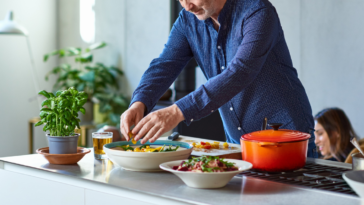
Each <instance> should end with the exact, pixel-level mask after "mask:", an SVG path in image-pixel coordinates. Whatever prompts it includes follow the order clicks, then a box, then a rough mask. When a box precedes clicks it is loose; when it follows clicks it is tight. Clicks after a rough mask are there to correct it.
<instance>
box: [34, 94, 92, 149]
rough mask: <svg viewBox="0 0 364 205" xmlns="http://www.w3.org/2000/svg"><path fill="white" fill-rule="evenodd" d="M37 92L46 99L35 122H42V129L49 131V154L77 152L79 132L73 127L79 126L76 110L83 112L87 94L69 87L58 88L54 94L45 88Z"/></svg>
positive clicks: (37, 124)
mask: <svg viewBox="0 0 364 205" xmlns="http://www.w3.org/2000/svg"><path fill="white" fill-rule="evenodd" d="M38 94H40V95H43V96H44V97H46V98H47V99H46V100H44V101H43V102H42V109H41V110H40V114H39V116H40V118H41V120H40V121H39V122H37V123H36V124H35V126H40V125H43V124H44V127H43V131H44V132H46V131H49V134H46V136H47V137H48V144H49V153H50V154H73V153H77V143H78V137H79V136H80V135H79V134H77V133H75V132H74V131H75V128H76V127H77V128H80V124H79V122H80V119H79V118H78V112H79V111H80V112H81V113H83V114H85V113H86V110H85V108H83V107H82V106H83V105H84V104H85V103H86V101H87V94H86V93H85V92H79V91H77V90H76V89H75V88H73V87H71V88H69V89H67V90H59V91H57V92H56V94H55V95H54V94H53V93H52V92H47V91H45V90H42V91H40V92H39V93H38Z"/></svg>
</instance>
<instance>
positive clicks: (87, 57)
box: [43, 42, 128, 122]
mask: <svg viewBox="0 0 364 205" xmlns="http://www.w3.org/2000/svg"><path fill="white" fill-rule="evenodd" d="M106 45H107V44H106V43H105V42H99V43H95V44H92V45H91V46H89V47H88V48H86V49H81V48H76V47H68V48H62V49H60V50H56V51H53V52H50V53H48V54H46V55H44V59H43V60H44V61H47V60H48V59H49V57H51V56H58V58H60V59H65V60H68V58H73V61H74V63H72V64H71V63H70V62H67V63H63V64H61V65H59V66H56V67H55V68H53V69H52V70H51V71H50V72H49V73H48V74H47V75H46V77H45V79H46V80H48V77H49V76H50V75H53V74H54V75H57V76H58V78H57V80H56V83H55V84H54V86H53V90H54V91H55V90H60V89H66V88H68V87H74V88H75V89H76V90H78V91H84V92H85V93H86V94H87V96H88V101H87V103H86V105H85V107H87V110H89V112H88V114H87V115H90V118H91V119H90V118H88V119H82V121H86V122H90V121H92V120H93V114H92V111H93V108H92V107H93V106H94V105H93V103H92V101H94V102H100V104H99V105H96V106H97V107H98V109H97V110H98V111H99V112H100V113H104V114H105V115H104V116H107V117H108V116H109V115H110V114H120V113H118V112H119V111H120V109H121V110H123V109H126V108H127V107H128V100H126V98H125V97H124V96H123V95H122V94H121V93H119V92H118V90H119V84H118V82H119V81H118V78H119V77H120V76H122V75H123V72H122V71H121V70H120V69H119V68H117V67H114V66H106V65H104V64H102V63H95V64H93V63H92V62H93V53H92V52H93V51H94V50H96V49H101V48H104V47H105V46H106ZM105 95H110V96H117V97H113V99H112V100H113V102H112V103H108V102H110V99H109V98H108V99H106V98H105V97H104V96H105ZM114 102H115V103H114ZM115 104H118V105H117V106H121V107H122V108H117V107H110V106H113V105H115ZM114 111H117V112H114ZM89 113H90V114H89ZM119 117H120V115H119V116H118V118H119ZM102 121H103V122H106V121H105V119H103V120H102Z"/></svg>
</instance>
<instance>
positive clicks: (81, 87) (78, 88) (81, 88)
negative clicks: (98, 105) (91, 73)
mask: <svg viewBox="0 0 364 205" xmlns="http://www.w3.org/2000/svg"><path fill="white" fill-rule="evenodd" d="M85 87H86V83H80V84H78V85H77V90H85Z"/></svg>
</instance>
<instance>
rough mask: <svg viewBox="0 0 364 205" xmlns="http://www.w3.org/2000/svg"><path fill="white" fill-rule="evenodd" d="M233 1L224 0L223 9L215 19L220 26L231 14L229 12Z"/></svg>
mask: <svg viewBox="0 0 364 205" xmlns="http://www.w3.org/2000/svg"><path fill="white" fill-rule="evenodd" d="M233 1H234V0H226V2H225V5H224V7H223V8H222V9H221V11H220V14H219V16H218V17H217V21H218V22H219V23H220V26H221V24H222V23H224V21H225V19H226V18H227V16H228V15H229V13H231V12H230V10H231V5H232V2H233Z"/></svg>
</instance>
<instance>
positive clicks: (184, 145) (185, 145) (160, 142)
mask: <svg viewBox="0 0 364 205" xmlns="http://www.w3.org/2000/svg"><path fill="white" fill-rule="evenodd" d="M120 144H123V145H132V146H141V145H144V144H141V143H140V141H138V142H137V143H136V144H133V143H132V142H131V141H117V142H112V143H108V144H105V145H104V150H108V151H113V152H114V151H115V152H120V153H139V154H148V155H149V154H165V153H171V152H126V151H123V150H115V149H112V148H115V147H116V146H120ZM164 144H172V145H173V144H175V145H173V146H176V145H180V147H182V148H185V149H183V150H177V151H174V152H173V153H179V152H182V151H186V150H192V149H193V146H192V145H191V144H189V143H187V142H179V141H170V140H156V141H155V142H153V143H148V144H145V145H164ZM181 145H182V146H181Z"/></svg>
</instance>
